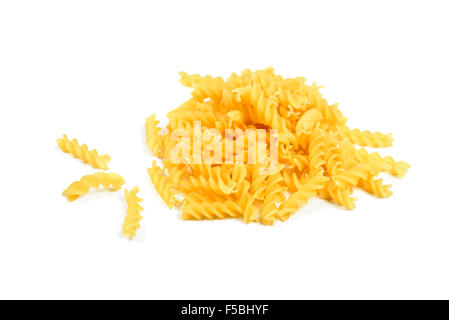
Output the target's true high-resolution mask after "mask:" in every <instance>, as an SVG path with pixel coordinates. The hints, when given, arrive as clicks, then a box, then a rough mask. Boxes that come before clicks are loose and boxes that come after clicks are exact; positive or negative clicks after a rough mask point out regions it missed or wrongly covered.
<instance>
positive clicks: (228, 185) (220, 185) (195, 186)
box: [182, 167, 237, 194]
mask: <svg viewBox="0 0 449 320" xmlns="http://www.w3.org/2000/svg"><path fill="white" fill-rule="evenodd" d="M223 175H224V174H223V173H222V170H221V169H220V168H219V167H212V168H210V172H209V174H206V175H204V174H203V175H200V176H199V177H194V176H190V178H189V180H190V181H189V183H186V184H185V185H183V186H182V188H183V190H184V191H185V192H189V191H194V190H201V189H204V190H211V191H213V192H215V193H217V194H231V193H234V192H236V187H237V182H235V181H233V180H232V179H231V178H230V177H229V176H228V177H223Z"/></svg>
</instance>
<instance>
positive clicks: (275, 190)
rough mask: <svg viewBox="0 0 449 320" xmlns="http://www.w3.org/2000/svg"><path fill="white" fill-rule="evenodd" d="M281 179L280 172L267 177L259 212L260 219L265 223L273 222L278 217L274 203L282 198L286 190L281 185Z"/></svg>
mask: <svg viewBox="0 0 449 320" xmlns="http://www.w3.org/2000/svg"><path fill="white" fill-rule="evenodd" d="M282 180H283V179H282V175H281V173H280V172H277V173H276V174H273V175H271V176H269V177H268V181H267V187H266V189H265V198H264V200H263V207H262V211H261V212H260V221H261V222H262V223H263V224H265V225H270V224H273V222H274V221H275V219H276V218H277V217H278V213H279V210H278V207H277V205H276V204H277V203H278V202H280V201H283V200H284V193H285V192H286V191H287V190H286V188H285V187H283V186H282Z"/></svg>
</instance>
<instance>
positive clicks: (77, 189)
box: [62, 172, 125, 201]
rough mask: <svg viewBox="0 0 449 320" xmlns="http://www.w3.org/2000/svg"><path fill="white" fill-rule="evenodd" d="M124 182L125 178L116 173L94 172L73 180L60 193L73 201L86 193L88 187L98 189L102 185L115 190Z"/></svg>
mask: <svg viewBox="0 0 449 320" xmlns="http://www.w3.org/2000/svg"><path fill="white" fill-rule="evenodd" d="M124 184H125V180H124V179H123V178H122V177H121V176H120V175H118V174H116V173H106V172H96V173H94V174H90V175H86V176H84V177H82V178H81V179H80V180H79V181H75V182H73V183H72V184H71V185H70V186H69V187H68V188H67V189H65V190H64V192H63V193H62V194H63V195H64V196H66V197H67V200H69V201H74V200H76V199H78V198H79V197H80V196H82V195H84V194H87V193H88V192H89V189H90V188H95V189H98V188H99V187H100V186H103V187H104V188H106V189H108V190H110V191H117V190H120V188H121V187H122V186H123V185H124Z"/></svg>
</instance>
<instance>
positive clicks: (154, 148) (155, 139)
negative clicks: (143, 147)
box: [145, 114, 163, 158]
mask: <svg viewBox="0 0 449 320" xmlns="http://www.w3.org/2000/svg"><path fill="white" fill-rule="evenodd" d="M159 123H160V122H159V121H158V120H156V115H154V114H153V115H151V116H149V117H148V118H147V119H146V121H145V132H146V142H147V147H148V149H150V150H151V152H153V153H154V155H155V156H156V157H158V158H161V157H162V154H163V149H162V138H161V135H160V134H159V132H160V131H161V128H159V127H158V126H157V125H158V124H159Z"/></svg>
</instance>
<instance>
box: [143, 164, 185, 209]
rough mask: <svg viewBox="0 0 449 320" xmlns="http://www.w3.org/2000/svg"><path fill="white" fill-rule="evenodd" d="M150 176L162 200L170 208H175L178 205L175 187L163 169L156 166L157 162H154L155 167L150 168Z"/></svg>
mask: <svg viewBox="0 0 449 320" xmlns="http://www.w3.org/2000/svg"><path fill="white" fill-rule="evenodd" d="M148 174H149V175H150V178H151V182H153V185H154V188H155V189H156V191H157V192H159V195H160V196H161V198H162V200H164V202H165V203H166V204H167V206H168V207H169V208H173V207H174V206H175V205H177V204H178V202H177V201H176V198H175V196H176V194H177V192H176V191H175V188H174V185H173V184H172V183H171V182H170V179H169V178H168V177H167V176H166V175H165V174H164V173H163V171H162V169H161V168H160V167H158V166H157V165H156V161H153V166H152V167H151V168H148Z"/></svg>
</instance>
